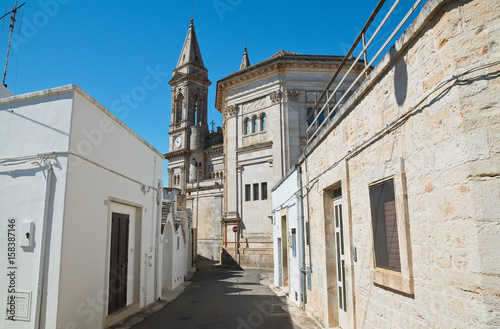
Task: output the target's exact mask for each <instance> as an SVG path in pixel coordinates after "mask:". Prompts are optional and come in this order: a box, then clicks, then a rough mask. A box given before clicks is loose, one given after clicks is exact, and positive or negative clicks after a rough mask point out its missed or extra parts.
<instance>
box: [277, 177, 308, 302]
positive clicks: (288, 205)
mask: <svg viewBox="0 0 500 329" xmlns="http://www.w3.org/2000/svg"><path fill="white" fill-rule="evenodd" d="M297 190H298V185H297V171H293V172H292V173H291V174H290V175H289V176H288V177H287V178H286V180H284V181H283V182H281V184H280V185H279V186H278V188H276V190H274V191H273V193H272V196H273V210H274V216H273V217H274V221H273V222H274V225H273V246H274V285H275V286H279V256H278V238H281V229H282V228H281V225H282V223H281V215H282V212H281V211H282V209H286V216H287V220H288V233H287V235H291V229H292V228H294V229H296V241H295V242H296V253H295V256H293V253H292V248H291V247H292V246H291V245H289V246H288V255H289V259H290V262H289V264H288V268H289V273H290V275H289V292H290V293H289V298H290V299H291V300H292V301H293V302H294V303H295V304H297V305H300V300H301V297H302V293H301V291H300V277H301V276H300V261H299V255H300V252H301V250H300V243H299V242H300V236H299V233H300V232H299V217H298V198H297V196H296V195H295V192H297ZM295 294H297V299H295Z"/></svg>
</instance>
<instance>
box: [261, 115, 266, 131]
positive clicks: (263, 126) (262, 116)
mask: <svg viewBox="0 0 500 329" xmlns="http://www.w3.org/2000/svg"><path fill="white" fill-rule="evenodd" d="M266 124H267V115H266V114H265V113H262V115H261V116H260V131H264V130H266Z"/></svg>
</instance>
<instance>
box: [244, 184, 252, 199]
mask: <svg viewBox="0 0 500 329" xmlns="http://www.w3.org/2000/svg"><path fill="white" fill-rule="evenodd" d="M250 192H251V191H250V184H246V185H245V201H251V200H252V199H251V197H250Z"/></svg>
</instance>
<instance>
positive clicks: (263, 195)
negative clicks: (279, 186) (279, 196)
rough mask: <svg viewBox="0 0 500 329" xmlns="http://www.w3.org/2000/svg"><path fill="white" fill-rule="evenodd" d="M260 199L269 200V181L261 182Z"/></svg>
mask: <svg viewBox="0 0 500 329" xmlns="http://www.w3.org/2000/svg"><path fill="white" fill-rule="evenodd" d="M260 190H261V191H260V192H261V193H260V199H261V200H267V183H260Z"/></svg>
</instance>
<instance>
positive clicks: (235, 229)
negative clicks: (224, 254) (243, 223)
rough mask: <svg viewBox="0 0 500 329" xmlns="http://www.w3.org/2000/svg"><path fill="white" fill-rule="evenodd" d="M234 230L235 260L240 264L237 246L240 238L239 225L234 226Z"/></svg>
mask: <svg viewBox="0 0 500 329" xmlns="http://www.w3.org/2000/svg"><path fill="white" fill-rule="evenodd" d="M233 232H234V261H235V262H236V264H238V249H237V248H238V246H237V242H236V241H237V240H238V226H233Z"/></svg>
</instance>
